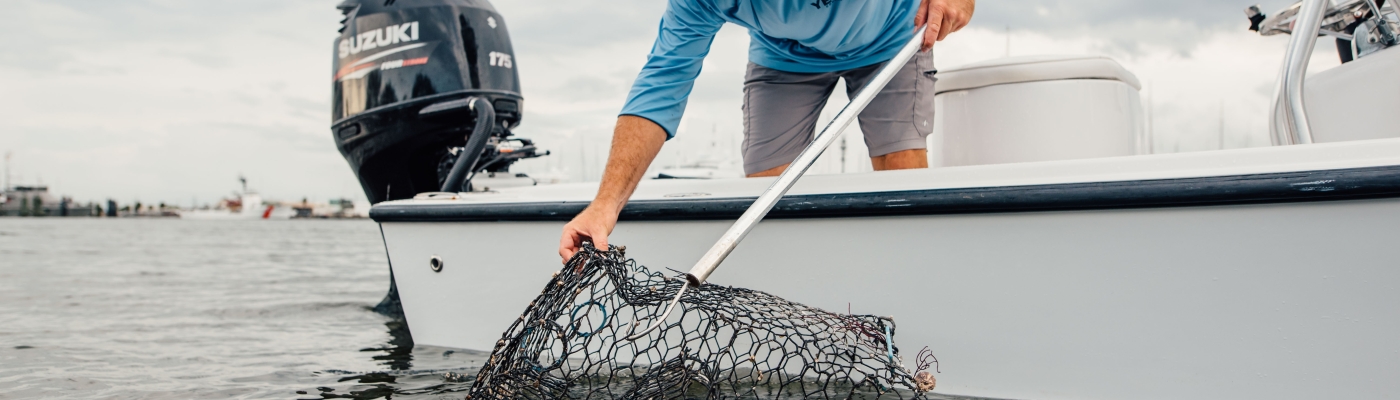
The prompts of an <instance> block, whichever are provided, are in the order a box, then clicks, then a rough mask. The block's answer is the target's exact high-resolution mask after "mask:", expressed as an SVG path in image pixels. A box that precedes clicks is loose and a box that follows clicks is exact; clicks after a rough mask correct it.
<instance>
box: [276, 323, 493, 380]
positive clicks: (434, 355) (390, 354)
mask: <svg viewBox="0 0 1400 400" xmlns="http://www.w3.org/2000/svg"><path fill="white" fill-rule="evenodd" d="M370 312H373V311H372V310H371V311H370ZM384 328H385V329H386V330H387V332H388V334H389V339H388V341H386V342H385V343H384V344H383V345H382V346H375V347H368V348H363V349H360V350H359V351H360V352H362V353H365V354H367V355H368V356H369V359H371V360H374V361H375V362H376V364H378V365H381V366H383V367H384V368H385V370H383V371H372V372H350V371H336V370H331V371H323V372H321V373H319V374H320V375H322V376H324V377H325V378H327V379H326V380H325V381H329V380H330V379H332V378H333V379H334V381H335V384H326V383H321V384H320V385H321V386H316V387H313V388H308V389H303V390H298V391H297V392H296V394H297V395H298V398H299V399H365V400H368V399H393V398H400V399H402V398H410V399H411V398H418V397H431V398H440V397H444V396H441V395H444V394H450V393H459V392H466V391H467V390H468V389H470V388H471V384H472V380H473V378H474V377H475V376H476V372H477V369H478V368H479V367H480V365H481V361H482V360H484V357H486V356H488V355H489V354H488V353H486V352H480V351H472V350H462V349H449V348H443V347H434V346H415V345H414V343H413V338H412V337H411V336H410V334H409V329H408V324H406V323H404V322H403V320H401V319H398V318H389V319H388V321H386V322H385V323H384ZM453 397H456V396H453Z"/></svg>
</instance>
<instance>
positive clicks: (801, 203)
mask: <svg viewBox="0 0 1400 400" xmlns="http://www.w3.org/2000/svg"><path fill="white" fill-rule="evenodd" d="M1390 197H1400V165H1386V166H1377V167H1361V168H1343V169H1323V170H1310V171H1288V172H1268V173H1254V174H1238V175H1221V176H1205V177H1183V178H1162V179H1144V180H1124V181H1100V182H1074V183H1053V184H1030V185H1012V186H987V187H962V188H937V189H915V190H895V191H875V192H855V193H816V194H796V195H788V196H785V197H783V199H782V200H780V201H779V202H778V204H777V205H776V206H775V207H773V210H772V211H771V212H769V214H768V216H767V217H765V218H766V219H806V218H841V217H883V216H907V215H947V214H985V213H1008V212H1039V211H1072V210H1112V209H1131V208H1168V207H1199V206H1217V205H1237V204H1270V203H1296V202H1311V201H1335V200H1355V199H1374V198H1390ZM756 198H757V196H744V197H723V198H684V197H682V198H674V199H645V200H634V201H631V202H629V203H628V204H627V206H626V207H624V208H623V210H622V213H621V214H620V215H619V216H618V220H619V221H680V220H717V219H734V218H738V216H739V215H740V214H742V213H743V212H744V210H745V209H747V208H748V206H749V205H750V204H752V203H753V201H754V200H755V199H756ZM587 206H588V202H587V201H579V200H569V201H531V202H499V203H475V202H443V203H434V204H423V203H421V202H407V203H391V204H381V205H376V206H375V207H374V208H372V209H371V210H370V218H372V219H374V220H375V221H376V222H486V221H497V222H504V221H568V220H570V219H573V217H574V215H577V214H578V213H579V212H582V211H583V209H584V208H585V207H587Z"/></svg>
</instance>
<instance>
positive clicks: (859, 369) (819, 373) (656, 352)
mask: <svg viewBox="0 0 1400 400" xmlns="http://www.w3.org/2000/svg"><path fill="white" fill-rule="evenodd" d="M624 250H625V249H623V248H618V247H611V248H610V249H609V250H608V251H601V250H598V249H595V248H593V247H592V246H591V245H587V244H585V247H584V249H583V250H581V251H579V253H578V254H576V255H575V256H574V257H573V258H572V259H570V260H569V262H568V263H566V265H565V266H564V268H563V269H562V270H561V271H559V272H558V273H556V274H555V276H554V278H553V279H551V280H550V281H549V283H548V285H547V286H546V287H545V288H544V291H543V292H541V293H540V295H539V297H537V298H535V301H533V302H531V303H530V305H529V307H528V308H526V310H525V312H524V314H522V315H521V316H520V318H519V319H517V320H516V321H515V323H514V324H512V325H511V327H510V329H508V330H506V332H505V334H504V335H502V337H501V340H500V341H498V342H496V347H495V349H494V350H493V351H492V352H491V357H490V359H489V361H487V363H486V364H485V365H484V366H483V368H482V369H481V371H480V373H479V374H478V375H477V378H476V382H475V383H474V384H473V385H472V388H471V391H470V394H469V395H468V396H467V399H472V400H479V399H514V398H579V399H584V398H587V399H595V398H596V399H671V398H709V399H718V398H758V397H762V398H813V397H815V398H852V397H871V398H874V397H882V398H883V397H891V398H920V397H922V396H923V394H924V392H926V391H928V390H931V389H933V386H934V379H933V375H932V374H930V373H929V372H928V371H922V370H923V369H926V368H927V367H928V366H929V360H931V359H932V354H930V353H928V352H927V349H925V350H924V351H921V352H920V354H919V355H918V356H917V357H916V358H917V360H916V361H917V364H918V365H917V367H918V368H916V370H920V372H918V373H917V374H916V373H913V372H911V371H910V370H909V369H908V368H905V367H904V365H903V359H902V358H901V356H900V353H899V348H898V347H896V346H895V345H894V343H893V342H892V340H890V339H891V338H892V337H893V335H894V331H895V325H894V321H893V320H892V319H890V318H885V317H876V316H871V315H850V314H836V313H832V312H828V311H824V310H821V309H817V308H813V307H808V306H804V305H801V304H797V303H793V302H790V301H787V300H783V299H781V298H778V297H777V296H773V295H770V294H767V293H763V292H758V291H753V290H748V289H742V288H733V287H724V286H717V285H711V284H704V285H701V286H700V287H698V288H691V289H690V290H688V291H687V292H686V293H684V295H683V297H681V300H680V305H679V306H678V309H677V310H676V312H675V313H673V314H672V315H671V316H670V317H669V318H667V319H666V320H665V321H657V322H655V323H657V324H661V325H660V326H659V327H658V328H657V329H655V330H652V331H650V332H649V333H647V334H646V335H645V336H642V337H641V338H638V339H636V340H632V341H629V340H626V339H625V337H626V336H628V335H629V334H632V333H634V332H642V331H644V330H645V328H646V324H647V322H646V321H651V320H653V318H657V317H658V316H660V315H661V313H662V312H663V310H664V309H665V307H666V305H667V303H668V302H669V300H671V298H672V297H673V296H674V295H675V294H676V292H677V291H678V290H680V288H681V285H684V284H685V283H684V282H683V281H681V280H677V279H668V278H666V277H665V276H664V275H662V274H661V273H659V272H652V271H650V270H648V269H646V268H645V267H643V266H641V265H638V264H637V263H636V262H635V261H633V260H630V259H627V258H626V256H625V255H624ZM933 361H935V362H936V361H937V360H933Z"/></svg>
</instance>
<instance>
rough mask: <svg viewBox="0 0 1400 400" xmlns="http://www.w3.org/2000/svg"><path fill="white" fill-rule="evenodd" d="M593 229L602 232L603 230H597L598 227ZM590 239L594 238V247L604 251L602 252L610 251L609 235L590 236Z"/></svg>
mask: <svg viewBox="0 0 1400 400" xmlns="http://www.w3.org/2000/svg"><path fill="white" fill-rule="evenodd" d="M593 229H596V230H602V229H601V228H597V227H595V228H593ZM588 237H590V238H593V247H597V248H598V249H599V250H602V251H608V235H607V234H601V235H589V236H588Z"/></svg>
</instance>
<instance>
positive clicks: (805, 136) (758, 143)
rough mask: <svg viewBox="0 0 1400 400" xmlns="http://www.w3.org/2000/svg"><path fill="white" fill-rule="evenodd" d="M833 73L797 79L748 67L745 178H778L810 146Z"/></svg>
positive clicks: (797, 75) (833, 83)
mask: <svg viewBox="0 0 1400 400" xmlns="http://www.w3.org/2000/svg"><path fill="white" fill-rule="evenodd" d="M839 78H840V75H838V74H837V73H819V74H801V73H795V72H786V71H779V70H775V69H772V68H767V67H764V66H761V65H758V64H754V63H749V68H748V72H747V73H746V74H745V76H744V149H743V152H744V153H743V154H744V174H746V175H748V176H749V177H756V176H776V175H778V174H780V173H782V172H783V169H785V168H786V167H787V165H788V164H790V163H792V160H795V159H797V155H798V154H800V153H801V152H802V150H803V149H805V148H807V145H808V144H810V143H812V134H813V131H815V130H816V126H817V117H818V116H819V115H820V114H821V111H822V107H825V106H826V100H827V98H829V97H831V91H832V90H833V89H835V88H836V81H837V79H839Z"/></svg>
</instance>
